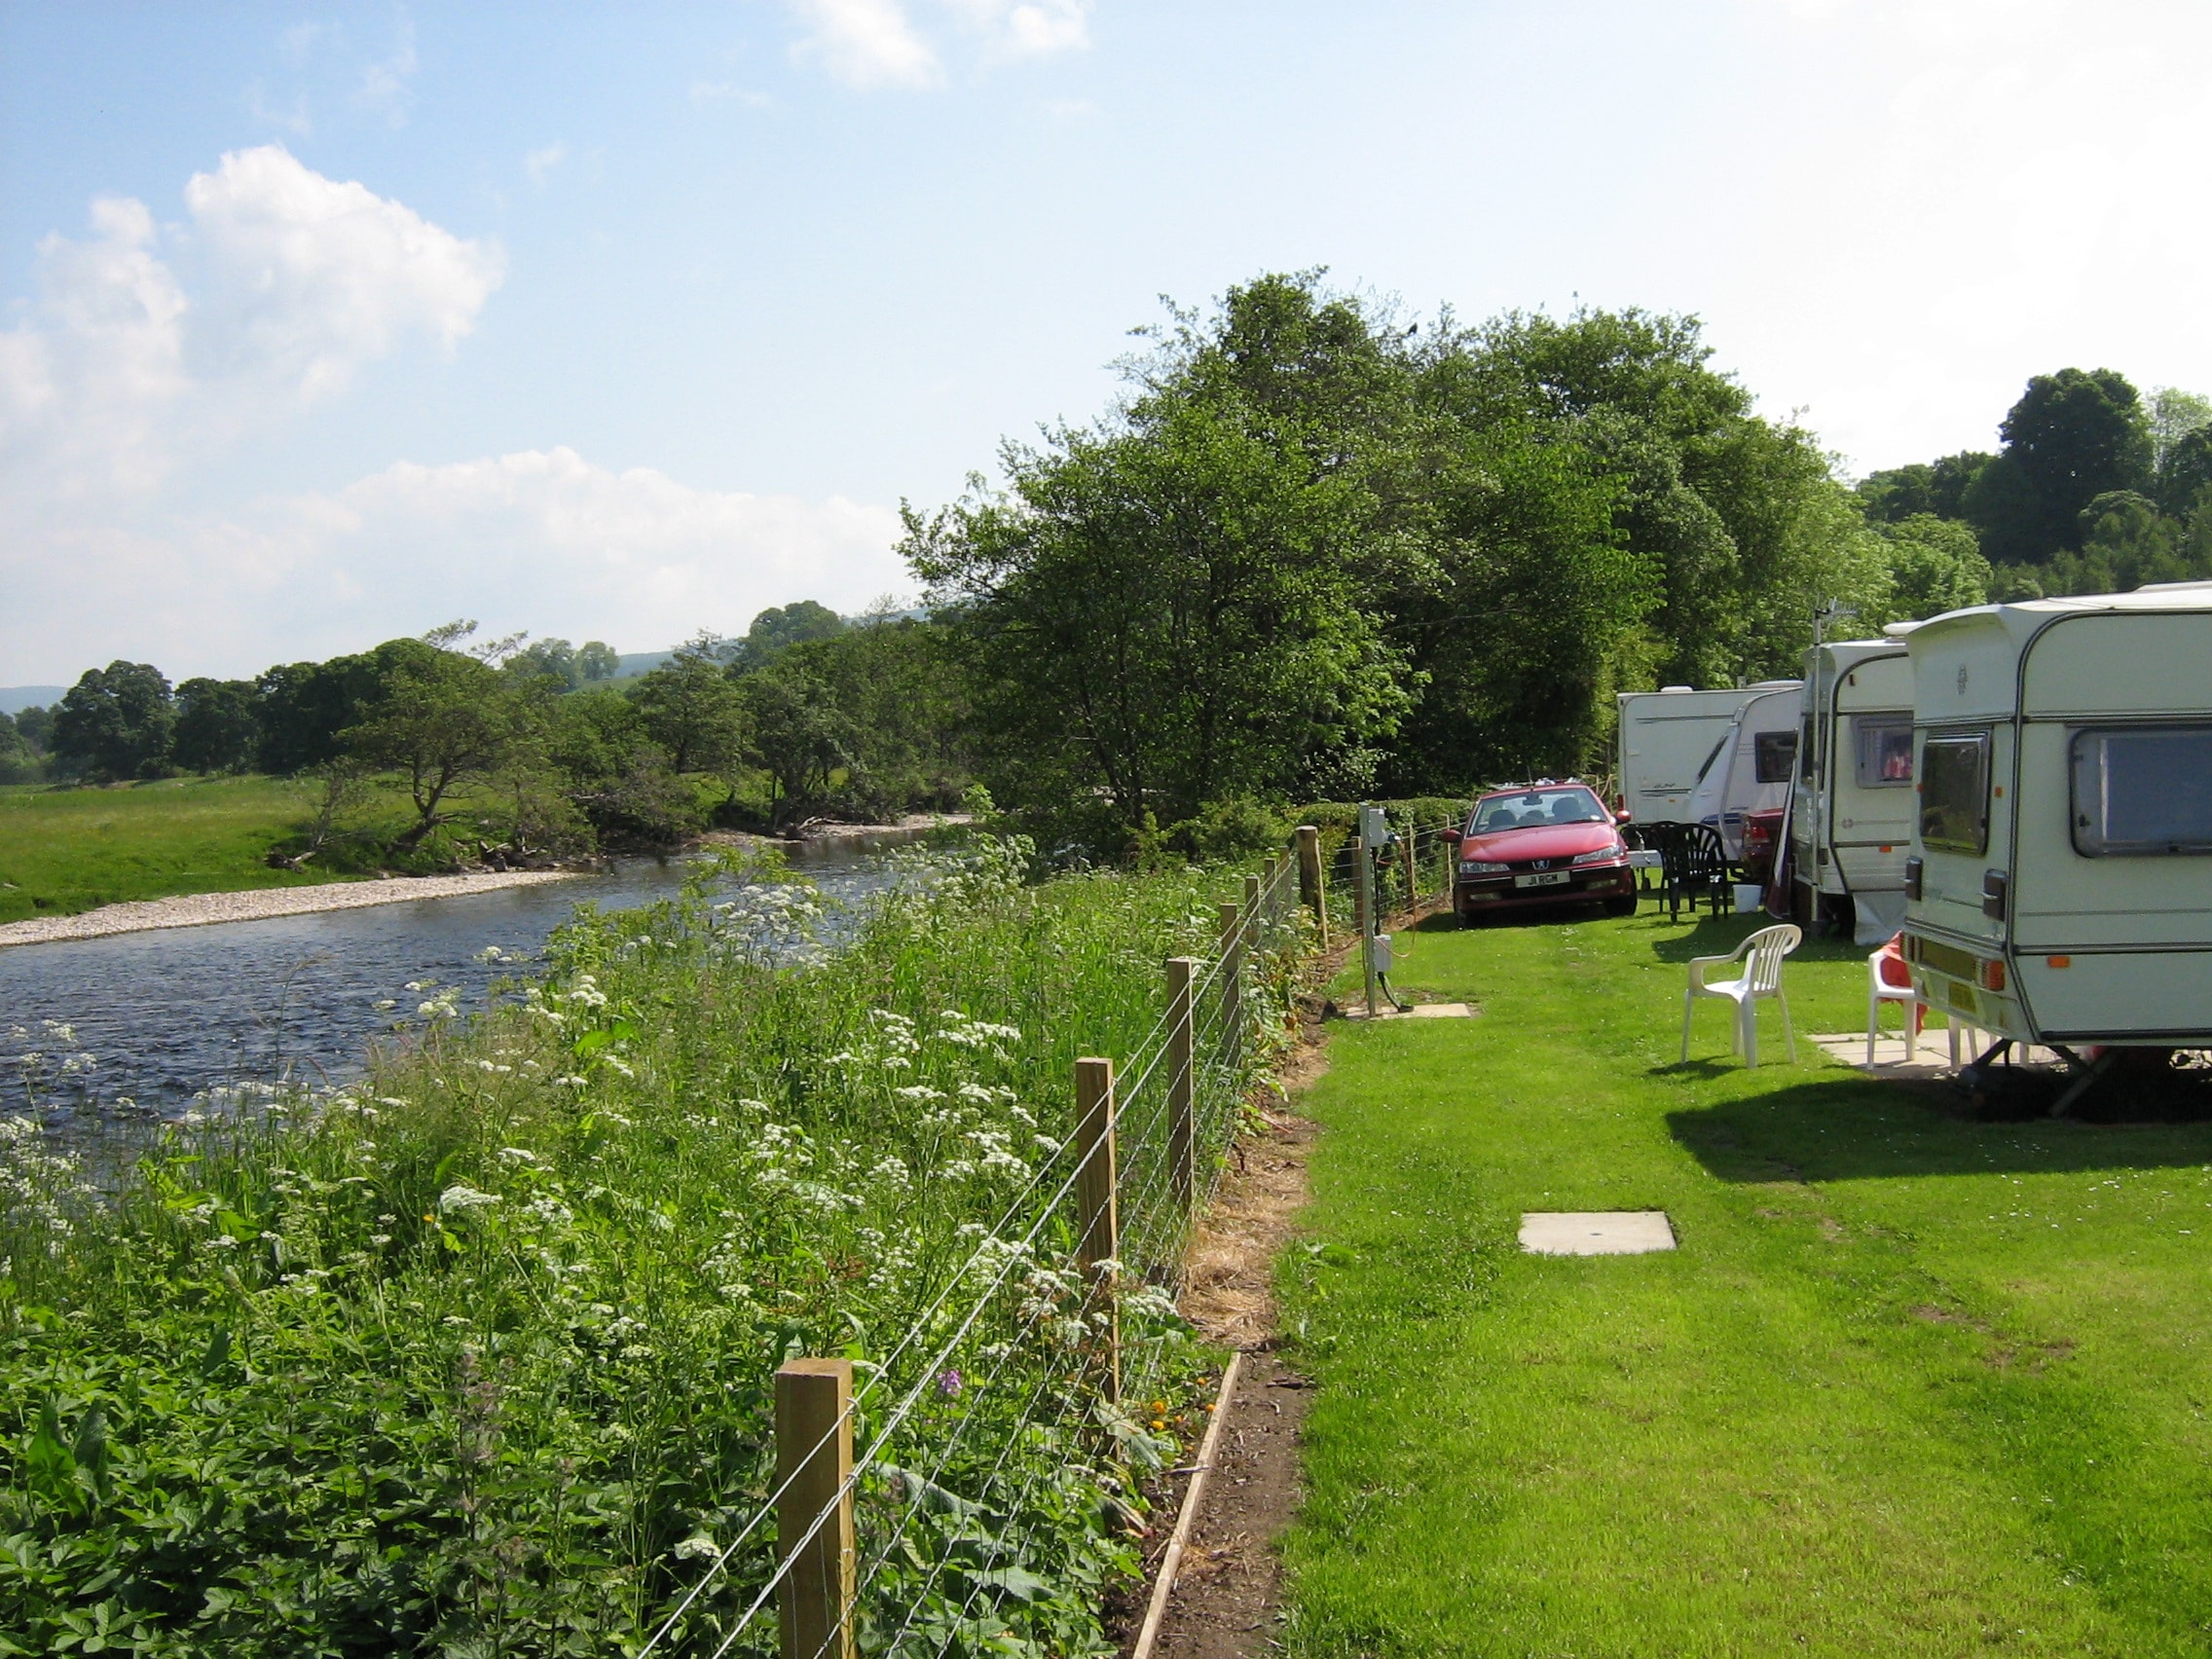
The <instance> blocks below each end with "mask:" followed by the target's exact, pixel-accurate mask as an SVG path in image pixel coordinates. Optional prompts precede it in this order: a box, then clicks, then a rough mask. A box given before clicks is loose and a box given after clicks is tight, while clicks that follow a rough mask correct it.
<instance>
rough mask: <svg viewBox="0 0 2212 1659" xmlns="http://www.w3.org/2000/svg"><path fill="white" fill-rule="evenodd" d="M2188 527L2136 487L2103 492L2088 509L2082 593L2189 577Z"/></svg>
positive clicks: (2084, 523) (2084, 520)
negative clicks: (2185, 546)
mask: <svg viewBox="0 0 2212 1659" xmlns="http://www.w3.org/2000/svg"><path fill="white" fill-rule="evenodd" d="M2181 535H2182V527H2181V526H2180V525H2178V524H2176V523H2175V522H2174V521H2173V520H2172V519H2170V518H2167V517H2166V516H2165V515H2164V514H2162V513H2160V512H2159V511H2158V508H2157V503H2156V502H2154V501H2152V500H2151V499H2150V498H2148V497H2145V496H2141V495H2138V494H2137V493H2136V492H2135V491H2133V490H2115V491H2111V492H2109V493H2107V494H2105V495H2102V496H2099V497H2098V498H2096V499H2095V500H2093V501H2091V502H2090V503H2089V504H2088V505H2087V506H2086V507H2084V508H2083V509H2082V537H2081V539H2082V558H2083V571H2082V572H2081V574H2082V576H2083V577H2085V578H2087V579H2088V580H2089V581H2090V582H2091V583H2093V584H2094V585H2092V586H2090V587H2087V588H2080V589H2076V590H2074V591H2077V592H2101V593H2124V592H2127V591H2129V590H2130V589H2133V588H2138V587H2141V586H2142V585H2143V584H2144V583H2145V582H2178V581H2186V580H2187V579H2188V578H2189V576H2190V574H2191V571H2190V570H2189V568H2188V566H2187V564H2186V563H2185V562H2184V560H2183V558H2182V555H2181V546H2180V543H2181Z"/></svg>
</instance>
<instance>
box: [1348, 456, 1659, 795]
mask: <svg viewBox="0 0 2212 1659" xmlns="http://www.w3.org/2000/svg"><path fill="white" fill-rule="evenodd" d="M1439 483H1440V484H1441V485H1442V488H1441V489H1440V491H1439V496H1438V502H1437V504H1438V507H1439V509H1440V510H1439V514H1438V526H1437V529H1438V535H1437V537H1436V541H1435V546H1436V548H1437V556H1438V557H1437V576H1438V579H1436V580H1434V581H1432V582H1430V583H1427V584H1424V585H1422V586H1421V587H1419V589H1418V590H1416V591H1413V592H1409V593H1407V594H1404V595H1402V596H1400V597H1399V598H1398V599H1397V600H1396V601H1395V602H1394V604H1393V607H1392V612H1393V614H1392V617H1391V620H1390V623H1389V632H1390V637H1391V638H1392V639H1393V640H1396V641H1399V642H1401V643H1403V644H1404V645H1406V646H1407V647H1408V649H1409V653H1410V655H1411V657H1412V660H1413V661H1414V662H1416V663H1418V664H1419V670H1420V672H1421V674H1422V675H1423V676H1424V680H1423V682H1422V683H1421V684H1420V686H1419V690H1418V691H1417V692H1416V701H1415V705H1414V708H1413V710H1412V712H1411V713H1409V714H1408V716H1407V717H1406V720H1405V722H1404V725H1403V727H1402V729H1401V731H1400V733H1399V739H1398V742H1397V743H1396V744H1395V745H1394V746H1393V752H1392V755H1391V756H1390V757H1389V758H1388V759H1387V760H1386V761H1384V763H1383V775H1382V778H1381V780H1380V785H1381V787H1382V788H1383V789H1385V790H1388V791H1390V792H1392V793H1409V794H1411V793H1428V792H1429V790H1430V789H1431V788H1432V787H1436V788H1442V789H1448V790H1459V789H1465V788H1468V787H1471V786H1473V785H1474V784H1476V783H1478V782H1479V781H1481V780H1484V779H1491V778H1500V777H1508V776H1522V775H1533V774H1535V773H1540V772H1546V771H1565V770H1569V769H1571V768H1572V767H1573V766H1574V765H1576V764H1577V763H1579V761H1580V760H1581V759H1582V758H1583V757H1584V756H1587V755H1589V754H1590V753H1592V752H1593V751H1594V750H1595V749H1597V748H1598V747H1599V746H1600V745H1601V743H1602V741H1603V738H1604V726H1605V720H1604V716H1605V714H1606V713H1607V712H1608V706H1609V704H1610V702H1611V693H1612V691H1613V690H1614V688H1615V685H1616V684H1617V682H1618V680H1619V678H1620V675H1621V668H1622V663H1623V660H1624V657H1625V656H1626V655H1627V654H1629V652H1630V650H1631V648H1632V647H1633V646H1634V645H1637V644H1638V643H1640V642H1641V641H1642V640H1643V638H1644V636H1643V633H1642V630H1641V619H1642V618H1643V616H1644V615H1645V614H1646V613H1647V612H1648V611H1649V610H1650V608H1651V606H1652V604H1653V602H1654V601H1655V600H1656V599H1657V597H1658V589H1659V576H1658V571H1657V570H1656V568H1655V567H1654V565H1653V564H1651V563H1649V562H1647V561H1645V560H1642V559H1640V558H1639V557H1638V556H1637V555H1636V554H1635V553H1634V552H1633V551H1631V550H1630V548H1629V547H1628V546H1627V537H1626V535H1625V534H1623V532H1622V531H1621V529H1620V527H1619V525H1618V524H1617V523H1616V520H1615V509H1616V506H1617V505H1618V502H1619V499H1620V497H1621V495H1622V494H1623V492H1624V490H1625V484H1624V483H1623V481H1622V480H1620V479H1619V478H1618V477H1617V476H1608V474H1607V472H1606V469H1605V468H1604V465H1603V463H1602V462H1601V461H1600V460H1599V459H1598V458H1597V457H1596V456H1594V455H1593V454H1591V453H1590V452H1589V451H1587V450H1585V449H1583V448H1582V447H1581V446H1579V445H1576V444H1573V443H1566V442H1560V443H1548V444H1530V443H1525V442H1520V443H1516V442H1510V441H1506V442H1499V443H1496V444H1495V445H1494V447H1485V448H1470V450H1469V451H1468V452H1467V453H1466V454H1465V455H1464V456H1463V457H1462V461H1461V464H1460V465H1459V466H1458V467H1456V469H1455V472H1454V474H1453V475H1452V476H1451V477H1450V478H1449V479H1448V480H1446V479H1440V480H1439ZM1347 781H1350V780H1347ZM1327 793H1336V792H1333V791H1332V792H1327ZM1345 793H1363V792H1358V791H1346V792H1345Z"/></svg>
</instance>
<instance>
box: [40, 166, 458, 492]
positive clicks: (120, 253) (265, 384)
mask: <svg viewBox="0 0 2212 1659" xmlns="http://www.w3.org/2000/svg"><path fill="white" fill-rule="evenodd" d="M184 199H185V206H186V209H187V213H188V219H187V222H186V223H185V224H184V225H182V226H179V227H172V228H171V229H170V230H168V231H167V232H164V231H163V230H161V229H159V228H158V227H157V226H156V224H155V221H154V216H153V214H152V213H151V212H150V211H149V210H148V209H147V207H146V206H145V204H144V203H139V202H135V201H129V200H123V199H112V198H110V199H102V200H100V201H97V202H95V203H93V204H92V213H91V235H90V236H88V237H87V238H85V239H84V240H71V239H69V238H66V237H62V236H60V235H58V234H57V235H54V236H50V237H48V238H47V239H46V240H44V241H42V242H41V243H40V244H39V266H38V273H39V288H40V293H39V298H38V301H37V304H36V306H35V307H34V308H33V309H32V311H31V313H30V315H29V316H28V317H27V318H26V319H25V320H24V321H23V322H22V323H21V324H19V325H18V327H16V328H14V329H12V330H9V331H7V332H5V333H0V489H5V491H6V500H7V504H9V505H10V506H11V507H13V508H15V509H18V510H23V509H24V508H25V507H26V505H27V503H28V502H29V501H30V500H32V499H34V498H57V497H58V498H70V497H76V496H82V495H84V494H85V493H86V492H88V491H92V490H98V489H113V488H124V489H144V488H146V487H148V486H151V485H153V484H155V483H158V482H159V481H160V480H161V479H162V478H163V477H164V476H165V475H166V473H167V472H168V471H169V470H170V468H171V467H172V466H173V464H174V463H175V461H176V460H177V459H178V457H179V456H180V455H182V454H184V453H187V452H193V451H204V450H205V449H207V448H209V447H211V446H213V445H216V444H218V443H220V442H222V441H224V440H226V439H230V438H235V437H236V436H237V435H238V434H239V433H240V432H242V431H245V430H249V429H251V428H253V427H254V426H256V425H258V424H263V423H266V422H267V421H269V420H271V419H275V418H278V417H280V416H282V415H283V414H285V413H288V412H290V411H294V410H297V409H300V408H302V407H304V406H306V405H309V404H312V403H313V402H315V401H317V400H319V399H322V398H326V397H328V396H330V395H332V394H334V393H336V392H338V391H340V390H342V389H343V388H344V387H346V386H347V385H348V384H349V383H350V380H351V379H352V376H353V375H354V373H355V372H356V371H357V370H358V369H359V367H360V366H361V365H362V364H363V363H366V362H369V361H372V360H374V359H376V358H378V357H382V356H385V355H387V354H388V353H389V352H390V351H391V350H394V349H395V348H396V347H397V345H398V344H399V342H400V341H401V340H402V339H403V338H404V337H406V336H410V335H422V336H426V337H428V338H429V339H431V340H434V341H435V342H437V343H438V345H439V346H440V347H441V348H443V349H444V350H449V351H450V350H452V349H453V348H454V345H455V344H456V342H458V341H459V340H460V339H461V336H463V335H465V334H466V333H467V332H468V331H469V330H470V328H471V327H473V326H474V323H475V319H476V316H477V313H479V312H480V311H481V310H482V309H483V306H484V303H485V301H486V300H487V299H488V298H489V297H490V295H491V293H492V291H493V290H494V289H495V288H497V287H498V284H499V281H500V278H501V274H502V256H501V254H500V251H499V249H498V245H497V244H495V243H491V242H480V241H470V240H463V239H461V238H459V237H456V236H454V235H453V234H452V233H451V232H449V231H446V230H443V229H441V228H439V227H438V226H436V225H433V224H431V223H429V222H428V221H427V220H425V219H424V218H423V217H422V216H421V215H420V214H418V213H416V212H414V211H413V210H412V209H411V208H408V207H406V206H404V205H402V204H401V203H397V202H393V201H390V200H388V199H387V198H384V197H380V196H378V195H376V194H375V193H374V192H372V191H370V190H369V189H368V188H367V187H366V186H364V185H361V184H357V183H341V182H339V181H337V180H334V179H329V178H325V177H323V176H322V175H321V174H319V173H317V172H314V171H313V170H312V169H310V168H308V167H306V166H302V165H301V164H300V163H299V162H298V161H297V160H295V159H294V158H293V157H292V156H291V155H290V154H288V153H287V152H285V151H284V150H282V149H280V148H277V147H276V146H264V147H262V148H259V149H252V150H240V151H235V152H233V153H231V154H229V155H226V156H225V157H224V158H223V159H222V162H221V163H220V165H219V166H217V167H216V168H215V170H214V171H212V172H203V173H196V174H194V175H193V177H192V178H191V180H190V181H189V182H188V183H187V184H186V186H185V191H184ZM165 244H166V245H165ZM165 254H166V257H165ZM180 270H182V271H183V272H185V273H186V274H187V275H188V276H190V277H191V281H190V283H189V285H188V284H187V282H186V281H185V280H184V279H183V278H181V277H180V276H179V271H180Z"/></svg>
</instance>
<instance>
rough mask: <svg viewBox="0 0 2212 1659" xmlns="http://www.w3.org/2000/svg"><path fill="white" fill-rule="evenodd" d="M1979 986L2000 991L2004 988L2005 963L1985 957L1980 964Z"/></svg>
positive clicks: (1987, 989)
mask: <svg viewBox="0 0 2212 1659" xmlns="http://www.w3.org/2000/svg"><path fill="white" fill-rule="evenodd" d="M1981 988H1982V989H1983V990H1985V991H2001V990H2003V989H2004V988H2005V964H2004V962H2003V961H2002V960H1990V959H1985V960H1984V961H1983V962H1982V965H1981Z"/></svg>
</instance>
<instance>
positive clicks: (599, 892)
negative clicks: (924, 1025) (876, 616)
mask: <svg viewBox="0 0 2212 1659" xmlns="http://www.w3.org/2000/svg"><path fill="white" fill-rule="evenodd" d="M909 838H910V837H908V836H906V835H903V834H897V833H892V834H883V835H869V836H861V837H852V838H840V839H836V840H826V841H819V842H813V843H808V844H803V845H800V846H798V847H796V848H793V849H792V850H791V863H792V867H793V870H794V871H796V872H798V873H800V874H803V875H805V876H806V877H807V878H809V879H810V880H812V881H813V882H815V884H816V885H817V886H818V887H819V888H820V889H821V891H822V894H823V896H824V897H825V898H826V899H830V900H833V901H841V902H844V903H852V902H854V901H857V900H860V899H863V898H865V897H866V896H867V895H868V894H870V893H873V892H875V891H877V890H879V889H880V888H882V887H883V886H885V885H886V884H887V883H888V882H889V880H890V879H891V876H890V871H889V868H888V866H887V865H886V863H885V860H884V859H883V857H882V854H883V852H884V850H885V849H886V848H888V847H889V846H891V845H893V844H896V843H898V842H901V841H904V840H906V839H909ZM689 867H690V866H689V863H688V862H687V861H684V860H681V859H669V860H660V859H630V860H624V861H622V862H621V863H619V864H618V865H617V866H616V867H615V869H614V870H613V871H612V872H611V873H609V874H606V875H587V876H578V877H576V878H575V879H573V880H570V881H553V882H545V883H542V884H540V885H537V886H532V887H509V888H500V889H498V890H496V891H493V892H490V893H475V894H468V895H465V896H463V897H460V898H454V899H424V900H420V901H416V902H413V903H396V904H378V905H374V906H371V907H368V908H365V909H357V910H325V911H319V912H316V913H313V914H310V915H304V916H278V917H272V918H269V919H266V920H261V921H248V922H219V923H214V924H211V925H209V926H206V927H193V928H164V929H158V930H150V931H147V932H144V933H129V934H114V935H110V936H109V937H107V938H105V939H87V940H62V941H57V942H55V943H51V944H22V945H15V946H12V947H10V948H8V949H6V950H0V1059H4V1060H5V1061H6V1062H11V1063H4V1064H0V1114H6V1113H17V1112H21V1111H23V1110H25V1109H26V1107H28V1106H30V1105H32V1104H33V1103H34V1102H33V1099H32V1096H31V1095H30V1093H29V1092H28V1091H27V1087H26V1082H25V1077H24V1073H23V1068H22V1067H21V1066H20V1065H18V1064H16V1063H12V1062H15V1061H16V1060H17V1058H18V1056H19V1055H20V1054H21V1053H23V1052H24V1051H32V1052H35V1053H38V1054H41V1055H43V1056H44V1059H43V1061H42V1062H40V1069H42V1070H43V1071H44V1073H45V1074H46V1076H47V1079H48V1081H46V1082H44V1083H42V1084H40V1086H39V1088H38V1101H37V1103H38V1104H41V1105H44V1106H46V1107H47V1108H48V1111H47V1114H46V1115H48V1116H49V1117H55V1118H65V1117H66V1116H68V1111H67V1107H66V1104H65V1103H66V1102H71V1101H82V1100H84V1099H86V1098H88V1097H90V1098H93V1099H97V1100H98V1101H100V1102H102V1103H103V1108H104V1110H107V1111H112V1112H115V1113H116V1114H117V1115H120V1116H133V1117H135V1116H149V1115H151V1116H170V1115H173V1114H174V1113H175V1112H177V1111H178V1110H180V1109H181V1108H182V1107H183V1106H184V1105H185V1103H186V1102H188V1101H189V1100H190V1099H191V1098H192V1096H193V1095H195V1094H197V1093H199V1092H200V1091H202V1090H203V1089H206V1088H213V1087H217V1086H227V1085H234V1084H238V1083H243V1082H275V1081H278V1080H281V1079H293V1080H299V1081H307V1082H312V1083H321V1082H324V1081H337V1080H340V1079H343V1078H346V1077H349V1076H350V1075H352V1074H354V1073H355V1072H357V1070H358V1069H359V1066H360V1063H361V1057H362V1054H363V1052H364V1051H365V1050H366V1048H367V1046H368V1043H369V1041H370V1039H372V1038H374V1037H376V1036H379V1035H381V1034H384V1033H386V1032H388V1031H389V1030H390V1028H391V1022H392V1020H393V1017H394V1014H393V1011H392V1010H391V1009H390V1008H388V1007H387V1008H379V1007H378V1006H377V1005H378V1004H379V1003H380V1002H388V1003H396V1004H397V1005H398V1008H399V1010H400V1011H402V1012H409V1013H411V1012H412V1011H413V1010H414V1008H415V1006H416V1005H417V1004H418V1003H419V1002H421V1001H422V1000H423V999H422V997H421V995H420V994H419V993H415V992H410V991H408V990H407V989H406V986H407V984H408V983H409V982H410V981H415V982H418V983H422V982H434V983H436V984H438V985H440V986H452V987H456V988H458V989H459V990H460V991H461V998H460V999H459V1006H460V1007H461V1009H462V1010H463V1011H464V1012H465V1011H466V1010H467V1009H468V1008H470V1007H481V1006H482V1002H483V997H484V993H485V990H486V988H487V987H488V986H489V985H490V984H491V982H492V981H493V980H494V979H496V978H499V977H514V976H516V975H517V974H519V973H525V972H527V971H528V964H529V963H530V962H531V961H533V960H535V958H536V956H537V954H538V952H539V951H540V949H541V948H542V946H543V945H544V943H545V940H546V937H547V936H548V935H549V934H550V933H551V932H552V931H553V930H554V929H555V928H556V927H558V926H560V925H561V924H562V923H563V922H566V921H567V920H569V918H570V916H571V914H572V913H573V912H574V909H575V906H576V905H577V904H579V903H584V902H586V901H589V902H592V903H597V904H598V905H599V906H600V907H601V908H602V909H609V910H613V909H625V908H629V907H632V906H635V905H639V904H645V903H651V902H652V901H653V900H655V899H661V898H667V897H670V896H672V895H673V894H675V893H676V891H677V890H678V888H679V887H680V886H681V885H682V880H683V877H684V875H685V874H686V873H687V872H688V869H689ZM487 946H497V947H498V950H499V951H500V952H501V953H502V955H503V957H504V958H505V959H504V960H500V961H496V962H495V961H489V960H487V959H486V956H485V950H486V947H487ZM518 957H519V958H521V960H520V961H519V962H518V961H517V960H516V958H518ZM55 1026H66V1027H67V1028H68V1032H69V1034H68V1036H66V1037H63V1036H62V1035H61V1034H60V1033H58V1032H56V1031H55V1029H54V1027H55ZM87 1055H90V1056H91V1057H92V1064H91V1065H89V1066H88V1065H86V1064H84V1061H83V1056H87ZM72 1056H75V1057H76V1058H75V1060H74V1062H73V1063H74V1065H75V1068H76V1069H75V1071H74V1075H72V1076H71V1077H69V1078H67V1079H61V1078H59V1077H58V1076H57V1075H56V1074H57V1073H58V1072H59V1069H60V1067H61V1066H62V1065H63V1064H65V1063H72V1061H71V1057H72ZM119 1100H120V1101H124V1102H127V1103H128V1104H125V1105H123V1106H121V1107H117V1106H116V1104H115V1103H116V1102H117V1101H119Z"/></svg>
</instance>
